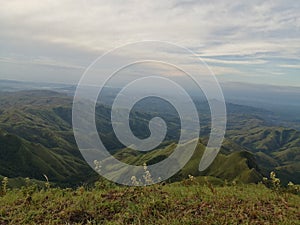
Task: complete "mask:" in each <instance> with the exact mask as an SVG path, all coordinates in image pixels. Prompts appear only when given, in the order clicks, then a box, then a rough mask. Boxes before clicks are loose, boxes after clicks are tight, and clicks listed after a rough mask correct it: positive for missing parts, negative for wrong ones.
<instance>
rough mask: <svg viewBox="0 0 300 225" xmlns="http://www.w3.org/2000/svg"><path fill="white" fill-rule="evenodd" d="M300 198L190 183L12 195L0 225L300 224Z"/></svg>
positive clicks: (1, 203) (6, 196)
mask: <svg viewBox="0 0 300 225" xmlns="http://www.w3.org/2000/svg"><path fill="white" fill-rule="evenodd" d="M299 221H300V196H299V195H295V194H291V193H279V192H277V191H272V190H270V189H268V188H266V187H265V186H264V185H262V184H258V185H255V184H250V185H240V184H239V185H231V186H228V185H224V186H213V185H212V184H210V183H205V182H200V181H196V180H194V181H191V180H186V181H183V182H180V183H174V184H166V185H153V186H147V187H120V186H116V185H113V184H107V183H105V182H104V183H103V182H98V183H97V184H96V186H95V187H94V188H84V187H80V188H78V189H76V190H73V189H61V188H49V187H48V188H45V189H40V190H38V189H36V188H35V187H34V186H27V187H23V188H21V189H16V190H8V191H7V192H6V193H2V196H1V197H0V224H1V225H4V224H13V225H17V224H59V225H61V224H300V222H299Z"/></svg>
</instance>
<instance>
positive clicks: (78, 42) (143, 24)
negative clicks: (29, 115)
mask: <svg viewBox="0 0 300 225" xmlns="http://www.w3.org/2000/svg"><path fill="white" fill-rule="evenodd" d="M0 1H1V7H0V29H1V31H0V48H1V51H0V79H15V80H28V81H45V82H69V83H76V82H78V80H79V79H80V77H81V75H82V73H83V72H84V70H85V68H86V67H87V66H88V65H89V64H90V63H91V62H92V61H93V60H95V59H96V58H97V57H98V56H100V55H101V54H103V53H105V52H107V51H109V50H111V49H112V48H116V47H118V46H120V45H124V44H126V43H130V42H135V41H142V40H161V41H168V42H172V43H176V44H178V45H181V46H183V47H187V48H189V49H191V50H192V51H193V52H195V54H197V56H198V57H201V58H202V59H203V60H204V61H205V62H206V63H207V64H208V65H209V66H210V67H211V69H212V70H213V71H214V73H215V74H216V75H217V77H218V79H220V81H223V82H224V81H235V82H250V83H261V84H275V85H289V86H300V74H299V72H300V59H299V57H300V48H299V46H300V1H296V0H278V1H276V0H274V1H255V0H254V1H234V0H220V1H217V0H212V1H201V0H199V1H196V0H185V1H179V0H171V1H161V0H160V1H158V0H153V1H138V0H135V1H134V0H132V1H131V0H129V1H117V0H113V1H104V0H103V1H99V0H97V1H96V0H89V1H87V0H72V1H71V0H43V1H41V0H26V1H22V0H20V1H15V0H10V1H5V0H0Z"/></svg>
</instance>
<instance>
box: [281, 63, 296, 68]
mask: <svg viewBox="0 0 300 225" xmlns="http://www.w3.org/2000/svg"><path fill="white" fill-rule="evenodd" d="M279 67H283V68H290V69H300V65H299V64H298V65H288V64H282V65H279Z"/></svg>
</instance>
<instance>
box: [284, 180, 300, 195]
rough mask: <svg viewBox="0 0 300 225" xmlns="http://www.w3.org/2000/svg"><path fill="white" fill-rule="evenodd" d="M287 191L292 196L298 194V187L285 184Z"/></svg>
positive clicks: (290, 183) (299, 189) (299, 186)
mask: <svg viewBox="0 0 300 225" xmlns="http://www.w3.org/2000/svg"><path fill="white" fill-rule="evenodd" d="M287 191H288V192H290V193H292V194H300V185H295V184H294V183H293V182H291V181H290V182H289V183H288V184H287Z"/></svg>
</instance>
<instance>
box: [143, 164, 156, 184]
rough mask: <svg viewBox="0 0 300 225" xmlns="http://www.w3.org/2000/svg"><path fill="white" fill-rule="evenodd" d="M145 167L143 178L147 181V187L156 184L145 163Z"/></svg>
mask: <svg viewBox="0 0 300 225" xmlns="http://www.w3.org/2000/svg"><path fill="white" fill-rule="evenodd" d="M143 166H144V173H145V174H144V175H143V178H144V180H145V185H151V184H154V182H153V179H152V176H151V173H150V171H149V170H148V167H147V164H146V163H144V164H143Z"/></svg>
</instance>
